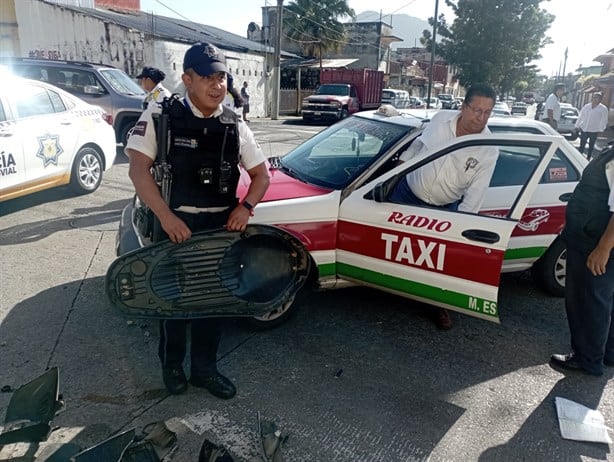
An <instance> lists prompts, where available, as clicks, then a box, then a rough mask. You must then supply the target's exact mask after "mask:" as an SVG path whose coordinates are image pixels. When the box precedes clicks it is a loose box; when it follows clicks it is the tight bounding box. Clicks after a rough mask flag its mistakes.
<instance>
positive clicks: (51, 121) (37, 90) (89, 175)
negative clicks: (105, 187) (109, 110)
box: [0, 73, 116, 202]
mask: <svg viewBox="0 0 614 462" xmlns="http://www.w3.org/2000/svg"><path fill="white" fill-rule="evenodd" d="M2 79H3V80H2V81H3V85H2V87H1V88H0V202H1V201H5V200H8V199H13V198H16V197H20V196H24V195H26V194H31V193H33V192H37V191H42V190H44V189H48V188H52V187H55V186H60V185H65V184H68V185H70V187H71V189H72V190H73V192H75V193H77V194H86V193H91V192H93V191H95V190H96V189H97V188H98V186H99V185H100V182H101V180H102V175H103V171H104V170H107V169H109V168H110V167H111V166H112V165H113V162H114V160H115V155H116V143H115V134H114V132H113V128H112V127H111V125H109V123H108V121H109V119H106V118H105V114H104V112H103V110H102V109H101V108H99V107H97V106H92V105H90V104H87V103H85V102H84V101H81V100H80V99H79V98H77V97H75V96H72V95H70V94H69V93H67V92H65V91H63V90H60V89H59V88H57V87H54V86H52V85H49V84H46V83H44V82H39V81H34V80H28V79H23V78H21V77H15V76H13V75H10V74H7V73H5V74H3V75H2Z"/></svg>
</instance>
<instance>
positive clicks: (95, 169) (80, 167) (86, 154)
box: [70, 146, 104, 195]
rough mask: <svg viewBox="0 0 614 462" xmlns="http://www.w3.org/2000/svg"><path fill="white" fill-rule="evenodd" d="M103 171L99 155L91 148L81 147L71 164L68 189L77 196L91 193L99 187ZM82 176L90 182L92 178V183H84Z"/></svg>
mask: <svg viewBox="0 0 614 462" xmlns="http://www.w3.org/2000/svg"><path fill="white" fill-rule="evenodd" d="M103 170H104V166H103V164H102V159H101V157H100V153H99V152H98V151H97V150H96V149H95V148H93V147H91V146H84V147H82V148H81V149H79V152H77V155H76V156H75V160H74V161H73V164H72V170H71V172H70V188H71V189H72V191H73V192H74V193H75V194H79V195H81V194H89V193H93V192H94V191H96V190H97V189H98V186H100V182H101V181H102V171H103ZM83 175H86V176H87V178H88V179H90V180H91V179H92V177H93V179H94V183H90V182H87V183H86V182H84V180H83V179H82V176H83Z"/></svg>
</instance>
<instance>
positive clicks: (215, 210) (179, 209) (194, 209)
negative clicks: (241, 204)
mask: <svg viewBox="0 0 614 462" xmlns="http://www.w3.org/2000/svg"><path fill="white" fill-rule="evenodd" d="M229 208H230V207H193V206H191V205H182V206H180V207H177V208H176V209H175V211H176V212H184V213H193V214H197V213H219V212H225V211H226V210H228V209H229Z"/></svg>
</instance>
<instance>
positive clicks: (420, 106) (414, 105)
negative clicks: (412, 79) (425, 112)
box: [409, 96, 426, 109]
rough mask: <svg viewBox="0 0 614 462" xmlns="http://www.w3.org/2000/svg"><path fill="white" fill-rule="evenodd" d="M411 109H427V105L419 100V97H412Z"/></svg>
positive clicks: (410, 101)
mask: <svg viewBox="0 0 614 462" xmlns="http://www.w3.org/2000/svg"><path fill="white" fill-rule="evenodd" d="M409 107H410V108H411V109H423V108H425V107H426V103H425V102H424V100H423V99H422V98H418V97H417V96H410V97H409Z"/></svg>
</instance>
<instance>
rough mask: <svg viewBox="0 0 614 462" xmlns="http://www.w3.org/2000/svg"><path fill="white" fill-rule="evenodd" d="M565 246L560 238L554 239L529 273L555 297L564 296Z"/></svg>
mask: <svg viewBox="0 0 614 462" xmlns="http://www.w3.org/2000/svg"><path fill="white" fill-rule="evenodd" d="M566 269H567V247H566V246H565V243H564V242H563V240H562V239H560V238H558V239H556V240H555V241H554V242H553V243H552V245H551V246H550V247H549V248H548V250H547V251H546V253H545V254H544V255H542V257H541V258H540V259H539V260H538V261H537V262H536V263H535V264H534V265H533V268H531V275H532V276H533V279H534V280H535V282H536V283H537V284H538V285H539V286H540V287H541V288H542V289H543V290H545V291H546V292H548V293H549V294H551V295H554V296H555V297H563V296H565V272H566Z"/></svg>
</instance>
